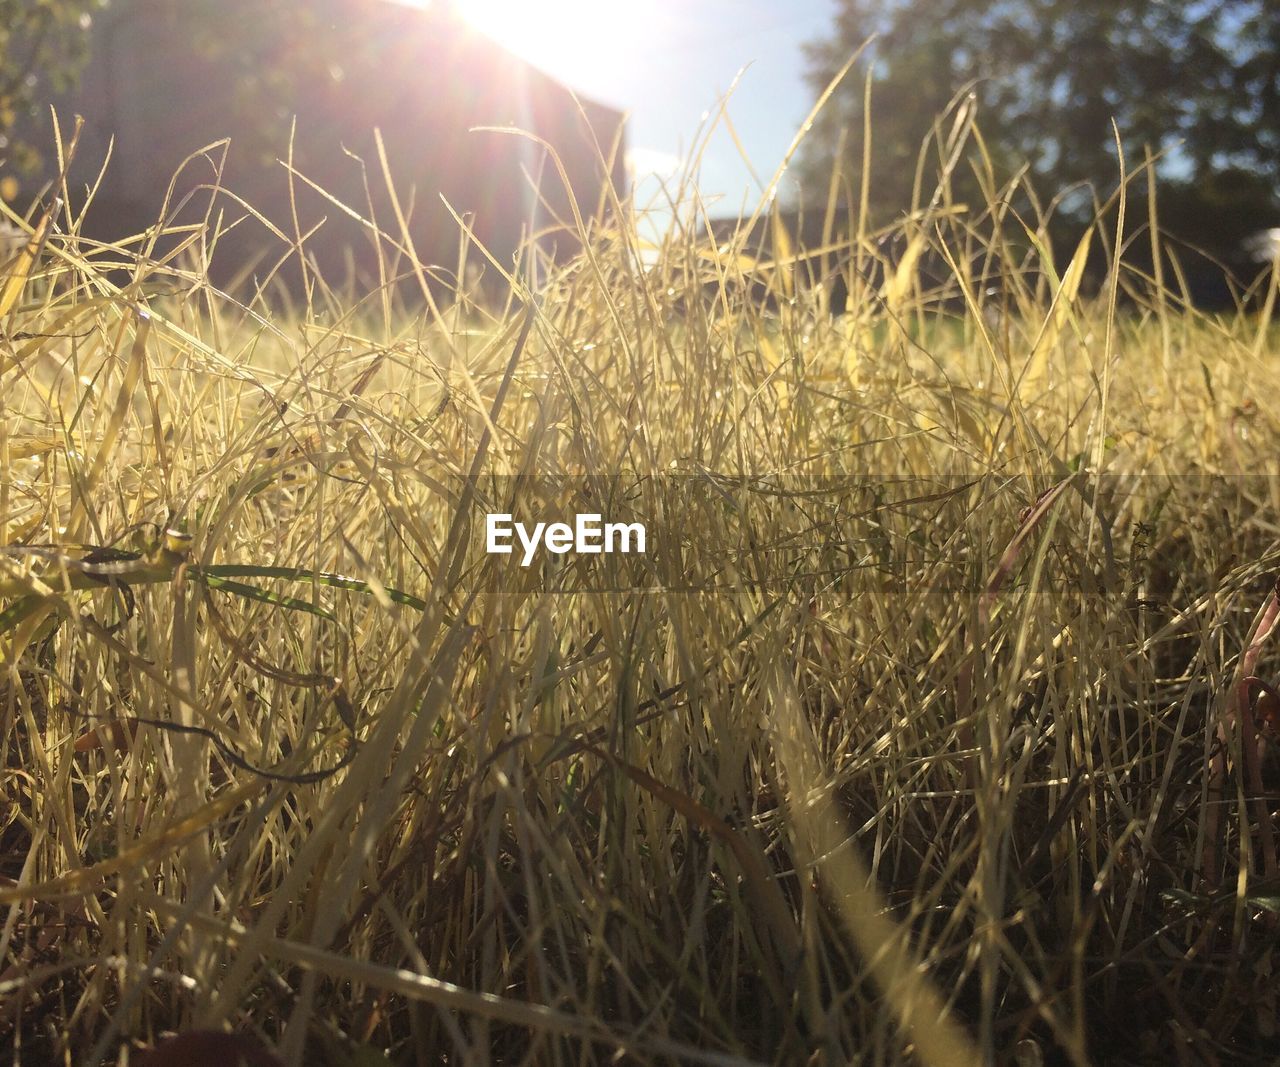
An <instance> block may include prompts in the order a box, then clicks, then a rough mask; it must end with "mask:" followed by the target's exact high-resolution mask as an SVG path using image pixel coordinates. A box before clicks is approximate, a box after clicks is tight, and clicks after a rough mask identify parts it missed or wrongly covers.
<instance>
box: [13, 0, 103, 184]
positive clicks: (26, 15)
mask: <svg viewBox="0 0 1280 1067" xmlns="http://www.w3.org/2000/svg"><path fill="white" fill-rule="evenodd" d="M103 6H105V4H104V3H103V2H102V0H0V160H6V159H7V160H8V162H9V164H10V165H11V166H12V167H13V169H15V170H17V171H30V170H33V169H34V168H35V167H36V166H37V165H38V164H39V161H40V152H39V150H38V148H37V146H35V145H32V144H29V143H27V142H26V140H25V139H23V138H21V137H19V136H17V135H16V134H15V128H16V127H17V126H18V124H19V120H20V119H22V118H23V117H26V116H28V115H29V114H30V112H31V111H33V110H34V109H36V108H38V107H39V106H40V105H41V104H42V102H44V101H46V100H47V99H49V97H50V96H52V95H53V94H55V93H58V92H61V91H63V90H64V89H66V88H67V87H69V86H70V85H71V84H73V82H74V80H75V77H76V75H77V73H78V72H79V70H80V67H81V65H82V64H83V62H84V59H85V56H86V54H87V51H88V45H89V30H90V27H91V25H92V19H93V13H94V11H96V10H97V9H98V8H101V7H103Z"/></svg>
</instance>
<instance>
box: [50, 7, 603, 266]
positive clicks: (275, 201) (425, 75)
mask: <svg viewBox="0 0 1280 1067" xmlns="http://www.w3.org/2000/svg"><path fill="white" fill-rule="evenodd" d="M56 104H57V107H58V110H59V114H60V116H61V117H62V120H63V124H64V130H66V129H69V127H70V124H71V117H72V115H73V114H75V113H79V114H82V115H83V116H84V117H85V120H86V126H85V133H84V136H83V138H82V141H81V145H80V150H79V152H78V154H77V157H76V164H75V167H74V169H73V171H72V179H73V181H72V189H73V194H74V195H79V191H82V190H83V188H84V187H85V186H87V185H89V184H91V183H92V182H93V181H94V180H95V178H96V173H97V171H98V169H99V168H100V167H101V165H102V162H103V160H104V159H105V158H106V156H107V146H108V143H109V141H110V139H111V138H112V137H114V141H115V143H114V148H113V150H112V153H111V161H110V164H109V166H108V168H107V171H106V175H105V179H104V181H103V182H102V185H101V187H100V189H99V192H98V195H97V197H96V200H95V203H94V205H93V208H92V210H91V212H90V214H89V215H88V223H87V225H86V228H85V229H86V232H87V233H88V234H89V235H90V236H95V237H99V238H103V239H109V240H116V239H119V238H122V237H124V236H127V235H129V234H133V233H138V232H141V231H142V230H144V229H146V228H147V227H148V226H150V225H153V224H154V223H155V222H156V221H157V219H158V218H159V217H160V212H161V205H162V203H163V202H164V199H165V195H166V190H168V188H169V184H170V181H171V179H172V177H173V175H174V172H175V171H176V170H178V168H179V167H180V166H181V165H182V163H183V160H184V159H185V158H186V157H188V156H189V155H190V154H191V153H192V152H193V151H195V150H196V149H199V148H201V147H202V146H204V145H206V144H209V143H211V142H214V141H217V140H220V139H222V138H227V137H229V138H230V141H231V143H230V148H229V150H228V154H227V157H226V165H225V169H224V170H223V177H222V184H223V185H224V186H225V187H226V188H227V189H229V190H230V191H231V192H234V193H235V194H237V195H238V196H240V197H242V198H243V199H244V200H245V201H246V202H247V203H248V204H250V205H252V206H253V207H254V208H255V209H257V210H258V211H260V212H261V213H262V214H263V215H264V216H265V217H266V218H267V219H269V220H270V221H271V222H273V223H274V224H275V225H276V226H277V227H279V228H280V229H281V230H283V231H284V232H285V233H287V234H289V235H290V236H292V234H293V233H294V223H293V211H294V208H295V207H296V210H297V214H298V227H299V228H300V229H301V230H302V231H303V232H306V231H307V230H309V229H310V228H311V227H312V226H313V225H315V224H316V223H317V222H319V221H320V220H321V219H325V220H326V221H325V222H324V224H323V226H322V229H321V230H320V232H319V233H318V234H317V235H316V236H314V237H312V238H310V239H309V240H308V242H307V248H308V249H309V251H310V253H311V254H312V256H314V258H315V259H316V260H317V261H318V262H319V263H320V264H321V266H322V268H323V269H324V270H325V271H326V273H327V274H334V275H341V274H342V273H343V272H344V270H345V267H346V265H347V264H348V263H349V262H352V259H350V258H349V256H353V257H354V263H355V264H356V266H357V269H358V271H360V272H362V273H363V274H364V275H365V276H366V278H374V277H376V266H377V257H376V255H375V252H374V247H373V241H372V238H371V236H370V234H369V232H368V229H367V227H363V226H362V225H361V224H360V223H358V222H357V221H355V220H353V219H351V218H350V217H349V216H348V215H347V214H346V213H344V212H343V211H342V209H341V208H339V207H337V206H336V205H334V204H332V203H330V202H327V201H326V199H325V197H324V196H322V195H321V194H320V193H318V192H316V191H315V190H314V189H311V188H310V187H308V186H307V185H306V184H305V183H303V182H301V181H298V180H295V181H294V182H293V192H292V196H291V191H290V177H289V174H288V172H287V170H286V169H285V167H283V166H282V165H281V164H280V162H279V160H280V159H282V158H284V157H285V155H286V153H287V151H288V146H289V137H290V128H291V123H292V122H293V121H294V120H295V117H296V124H297V125H296V134H295V137H294V146H293V153H294V166H295V167H296V168H297V170H299V171H300V172H302V173H303V174H305V175H306V176H307V177H308V178H310V179H311V180H312V181H313V182H315V183H316V184H317V185H319V186H321V187H322V188H323V189H325V190H326V191H328V192H329V193H331V194H332V195H333V196H334V197H336V198H337V199H338V200H340V201H341V202H343V203H344V204H347V205H349V206H350V207H351V208H353V209H354V210H356V211H357V212H359V213H360V214H361V215H365V216H368V215H369V214H370V213H371V212H372V214H373V215H374V216H375V217H376V219H377V222H378V224H379V226H380V227H381V228H382V229H383V230H384V231H386V232H388V233H390V234H392V235H395V236H397V237H398V235H399V226H398V224H397V223H396V221H395V217H394V212H393V210H392V205H391V201H390V199H389V197H388V196H387V194H386V182H385V179H384V177H383V174H382V170H381V166H380V163H379V160H378V153H377V150H376V147H375V141H374V136H373V130H374V128H375V127H377V128H378V129H380V130H381V133H382V136H383V140H384V142H385V145H386V150H387V156H388V159H389V163H390V168H391V174H392V178H393V180H394V184H395V187H396V190H397V194H398V196H399V198H400V202H401V205H402V206H403V208H404V209H405V211H406V212H408V213H411V226H410V232H411V235H412V238H413V242H414V245H415V247H416V250H417V252H418V254H419V257H420V258H421V259H423V260H424V261H426V262H428V263H435V264H439V265H441V266H442V267H443V268H445V269H446V270H452V269H453V268H454V267H455V266H456V264H457V258H458V255H457V249H458V245H459V229H458V226H457V224H456V222H455V221H454V220H453V219H452V218H451V216H450V214H449V212H448V210H447V209H446V207H445V205H444V204H443V203H442V202H441V198H442V197H443V198H445V199H446V200H448V202H449V203H450V204H451V205H452V206H453V208H454V209H455V210H456V211H457V212H458V213H459V214H464V215H467V216H468V217H469V218H470V219H472V220H473V221H474V228H475V232H476V236H477V237H478V238H479V239H480V240H481V241H482V242H483V243H484V244H485V245H486V246H487V247H488V248H489V249H490V251H491V252H492V253H493V254H494V255H495V256H496V257H497V258H498V259H499V260H500V261H501V262H503V263H504V264H506V263H509V262H510V261H511V259H512V254H513V252H514V251H515V249H516V247H517V245H518V243H519V240H520V238H521V234H522V232H524V231H525V230H526V229H527V227H528V226H529V223H530V218H531V210H532V208H533V204H534V201H535V200H536V199H537V198H535V197H534V195H533V192H532V190H531V188H530V184H529V180H528V179H527V178H526V176H525V175H526V173H532V175H535V176H536V175H540V176H541V182H540V186H539V191H540V194H541V198H542V199H544V200H545V201H546V203H545V204H544V205H543V206H542V207H541V208H540V209H539V210H538V211H537V216H536V222H537V224H538V225H539V226H546V225H549V224H551V222H552V219H553V218H554V217H556V216H559V217H561V218H568V217H569V200H570V194H571V193H572V196H573V197H575V198H576V199H577V201H578V202H579V203H580V205H581V208H582V213H583V214H584V215H586V216H590V215H592V214H593V213H594V212H595V210H596V207H597V204H598V203H599V202H600V201H601V199H602V193H603V191H604V190H605V188H606V187H607V186H608V184H609V183H612V184H613V186H614V187H615V188H616V189H617V190H618V191H619V192H621V191H623V189H624V185H625V178H624V172H623V166H622V146H621V144H620V143H619V144H618V146H617V151H616V154H615V155H614V156H613V158H612V160H611V165H609V164H606V163H605V162H604V161H602V159H601V155H600V154H601V153H605V154H608V153H610V151H611V150H612V149H613V148H614V144H615V139H617V138H618V137H619V131H620V128H621V121H622V117H621V115H620V113H618V112H617V111H615V110H613V109H611V108H607V107H603V106H601V105H598V104H595V103H592V102H589V101H583V102H581V104H579V102H578V101H576V100H575V99H574V98H573V96H572V94H571V93H570V92H569V90H567V89H566V88H565V87H563V86H562V85H560V84H559V83H557V82H556V81H554V80H553V79H551V78H550V77H548V76H546V75H545V74H543V73H541V72H540V71H537V70H535V69H534V68H532V67H530V66H529V65H528V64H526V63H524V62H523V61H521V60H519V59H517V58H516V57H514V56H512V55H511V54H509V53H506V52H504V51H503V50H502V49H500V48H499V47H498V46H496V45H495V44H493V43H492V42H491V41H489V40H488V39H487V38H484V37H483V36H481V35H480V34H478V33H476V32H475V31H473V30H471V29H470V28H469V27H467V26H466V25H465V24H463V23H461V22H460V21H458V20H457V19H456V17H454V16H451V15H449V14H448V13H447V12H443V11H442V12H436V11H434V10H433V9H427V10H422V9H417V8H410V7H407V6H403V5H399V4H395V3H391V2H387V0H312V2H311V3H308V4H298V3H297V2H296V0H183V2H182V3H172V2H171V0H116V3H115V4H113V5H112V6H111V7H110V8H108V9H106V10H105V11H103V12H102V13H100V14H99V15H98V16H97V17H96V20H95V26H94V30H93V40H92V46H91V54H90V60H89V64H88V67H87V69H86V71H85V73H84V76H83V78H82V80H81V83H80V86H79V88H78V89H77V90H76V91H75V92H74V93H72V94H70V95H69V96H67V97H65V98H63V99H61V100H58V101H56ZM40 121H42V122H43V125H44V129H43V130H40V131H36V133H35V139H36V140H37V141H38V142H39V143H42V144H48V145H49V146H50V148H51V147H52V143H53V142H52V127H51V125H50V124H49V120H48V118H47V110H46V111H45V112H44V117H43V118H42V120H40ZM476 126H513V127H519V128H521V129H525V130H530V131H532V132H533V133H535V134H537V135H538V136H540V137H542V138H543V139H545V140H546V141H548V142H549V143H550V144H551V145H552V146H553V147H554V148H555V150H556V152H557V153H558V154H559V156H560V157H561V159H562V161H563V163H564V165H565V168H566V170H567V171H568V174H569V179H570V186H571V190H566V189H565V188H564V185H563V183H562V182H561V180H560V178H559V176H558V175H557V173H556V170H555V168H554V167H553V166H551V164H550V162H549V161H548V159H547V158H546V152H545V151H544V150H543V149H542V148H540V147H539V146H537V145H536V144H534V143H533V142H531V141H528V140H526V139H524V138H519V137H515V136H510V135H503V134H498V133H489V132H469V131H471V130H472V128H473V127H476ZM29 135H30V134H29ZM597 145H598V146H599V148H597ZM47 154H48V156H49V157H50V158H52V156H53V153H52V151H49V152H48V153H47ZM220 154H221V150H220V149H219V150H218V152H217V153H213V155H220ZM353 155H354V156H357V157H359V158H360V159H361V160H363V162H364V167H363V169H362V167H361V165H360V163H359V162H358V161H357V160H356V159H355V158H352V156H353ZM215 173H216V171H215V166H214V165H213V163H212V162H211V161H210V160H207V159H198V160H196V161H195V162H193V163H190V164H188V165H187V166H186V168H185V169H184V171H183V174H182V176H181V177H180V179H179V181H178V183H177V184H176V186H175V188H174V193H173V197H172V202H171V208H170V211H171V218H172V220H173V221H176V222H178V223H181V222H184V221H185V222H196V221H198V220H199V219H201V218H202V217H203V216H204V215H205V212H206V211H207V210H208V208H209V206H210V202H211V199H212V202H213V204H214V210H215V211H219V210H220V211H222V212H223V218H224V221H225V222H229V221H231V220H233V219H236V218H240V217H242V216H245V215H246V214H247V212H246V211H245V210H244V208H242V207H240V206H239V205H237V204H236V203H235V201H234V200H233V199H231V198H230V197H228V196H226V195H219V196H216V197H215V196H214V194H213V192H212V191H211V190H210V189H201V188H200V187H201V186H202V185H209V184H210V183H212V182H213V180H214V176H215ZM366 181H367V187H366ZM30 184H31V183H30V182H27V185H28V187H29V186H30ZM189 194H193V195H192V196H191V199H190V200H189V201H188V202H187V203H186V206H185V207H183V208H181V209H180V210H178V209H177V205H178V204H179V203H181V202H182V200H183V198H184V197H187V196H188V195H189ZM370 199H372V208H371V207H370V203H369V201H370ZM545 243H546V245H547V246H548V247H552V246H553V247H554V248H555V250H556V252H557V253H558V254H560V255H562V256H563V255H565V254H568V253H569V252H571V251H572V250H573V248H574V247H575V242H574V240H573V239H572V237H571V236H570V235H565V234H559V235H550V236H548V237H547V238H546V241H545ZM285 249H286V246H285V245H284V244H282V243H281V242H280V241H279V240H278V239H277V238H274V237H272V235H271V232H270V230H269V229H268V227H267V226H265V225H264V224H263V223H262V222H260V221H258V220H256V219H254V218H248V219H247V221H245V222H243V223H241V224H240V225H239V226H237V227H236V229H235V230H233V231H232V232H231V233H229V234H228V235H227V237H226V238H225V239H224V241H223V242H222V243H221V244H220V245H219V246H218V247H217V248H216V249H215V250H214V252H213V255H212V260H211V262H212V274H213V276H214V277H215V279H217V280H226V279H227V278H229V277H230V276H232V275H234V274H235V273H236V272H237V271H238V270H239V269H240V268H241V267H242V266H243V265H244V264H245V263H246V261H248V260H249V259H251V258H252V257H254V256H255V255H263V256H264V257H265V258H264V259H262V260H261V261H260V263H261V269H263V270H265V268H266V266H267V265H268V264H269V263H272V262H274V261H275V259H276V258H278V257H279V255H281V254H282V253H283V252H284V251H285ZM470 260H471V261H473V262H477V263H478V262H480V261H481V257H479V256H478V255H477V254H476V253H474V252H473V253H472V254H471V256H470ZM490 273H491V274H492V273H493V272H492V271H490ZM286 277H287V278H289V279H290V280H293V281H296V280H297V279H298V278H299V277H300V274H299V272H298V270H297V269H296V268H295V267H294V266H292V265H291V266H290V268H289V269H288V270H287V271H286Z"/></svg>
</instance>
